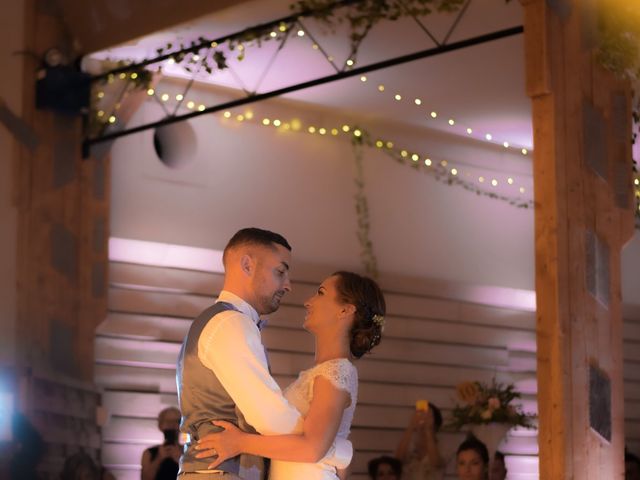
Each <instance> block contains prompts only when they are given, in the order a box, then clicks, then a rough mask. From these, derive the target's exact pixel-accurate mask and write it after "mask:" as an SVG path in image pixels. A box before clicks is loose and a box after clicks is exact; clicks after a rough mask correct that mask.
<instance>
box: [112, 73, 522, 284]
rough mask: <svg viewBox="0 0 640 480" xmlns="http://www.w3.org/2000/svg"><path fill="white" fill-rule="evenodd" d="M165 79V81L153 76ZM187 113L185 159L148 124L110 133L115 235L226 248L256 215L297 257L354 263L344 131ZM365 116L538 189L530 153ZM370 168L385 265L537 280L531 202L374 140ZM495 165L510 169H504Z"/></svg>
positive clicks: (383, 131) (435, 273) (143, 118)
mask: <svg viewBox="0 0 640 480" xmlns="http://www.w3.org/2000/svg"><path fill="white" fill-rule="evenodd" d="M163 88H164V90H165V91H166V90H167V88H170V86H166V85H165V86H162V85H161V86H160V87H158V89H157V90H158V91H161V90H162V89H163ZM209 95H210V94H208V93H206V92H203V91H200V92H197V93H192V94H191V95H190V97H192V98H195V99H196V100H197V101H202V103H205V104H210V100H209ZM188 98H189V97H188ZM248 109H251V110H252V111H254V112H255V115H256V118H262V117H264V116H268V117H270V118H271V119H273V118H275V117H276V116H277V117H279V118H281V119H282V121H285V120H287V119H291V118H294V117H297V118H299V119H301V120H302V121H303V123H304V124H308V122H311V123H312V124H314V125H315V126H317V127H319V126H321V125H324V126H327V127H329V128H330V127H333V126H340V125H342V123H344V122H345V121H346V120H345V118H344V117H341V116H335V114H333V115H334V116H331V114H329V113H327V112H322V111H318V110H311V109H309V108H303V107H300V106H298V105H296V104H293V103H290V102H283V101H281V100H280V101H269V102H262V103H259V104H255V105H251V106H250V107H249V108H245V109H242V110H238V111H237V112H234V113H240V112H241V111H246V110H248ZM157 111H158V107H157V106H156V105H155V104H154V103H151V102H148V103H147V104H146V105H145V106H144V107H143V109H142V110H141V111H140V112H138V114H137V115H136V117H135V118H134V119H133V121H132V122H131V123H132V124H135V123H142V122H147V121H149V120H153V119H156V118H157ZM347 120H348V119H347ZM190 123H191V125H193V127H194V129H195V130H196V133H197V143H198V145H197V155H196V158H195V160H194V162H193V163H191V164H190V165H188V166H187V167H185V168H183V169H182V170H170V169H168V168H166V167H164V166H163V165H162V164H160V162H159V161H158V160H157V159H156V158H155V154H154V152H153V147H152V141H151V138H152V137H151V132H148V131H147V132H143V133H141V134H137V135H134V136H129V137H125V138H122V139H120V140H118V141H117V142H116V143H115V145H114V149H113V166H112V170H113V177H112V185H113V187H112V192H113V195H112V214H111V218H112V224H111V235H112V236H116V237H123V238H135V239H144V240H153V241H160V242H168V243H177V244H184V245H191V246H200V247H209V248H216V249H221V248H222V247H223V246H224V244H225V242H226V241H227V239H228V238H229V236H230V235H231V234H232V233H233V232H234V231H235V230H236V229H238V228H240V227H243V226H248V225H257V226H262V227H266V228H270V229H273V230H276V231H280V232H282V233H284V234H285V235H286V236H287V237H288V238H289V240H290V241H291V243H292V245H293V246H294V254H295V259H296V260H297V261H299V262H304V263H314V264H320V265H341V266H343V267H344V268H351V269H357V268H359V267H360V263H359V245H358V242H357V238H356V213H355V208H354V200H353V196H354V193H355V186H354V182H353V171H354V166H353V165H354V160H353V153H352V148H351V146H350V143H349V141H348V140H347V139H345V138H340V139H338V138H333V137H330V136H329V135H327V136H325V137H321V136H319V135H317V134H316V135H310V134H308V133H295V132H292V131H289V132H282V131H277V130H276V129H275V128H273V127H263V126H261V125H259V124H258V122H255V123H251V124H246V123H245V124H238V123H237V122H236V121H234V120H226V119H224V118H222V115H221V114H216V115H207V116H204V117H199V118H197V119H194V120H192V121H191V122H190ZM350 123H352V122H350ZM359 124H360V125H362V126H365V127H367V128H369V129H370V131H372V132H373V133H375V134H377V135H380V136H382V137H383V138H385V139H391V140H393V141H394V142H395V144H396V145H397V146H405V148H407V149H408V150H410V151H413V150H416V151H419V152H425V153H428V154H429V155H430V156H433V158H434V159H443V158H445V159H448V160H449V161H450V162H452V163H455V162H456V161H458V160H460V161H464V162H471V163H475V164H476V165H481V166H482V168H480V169H471V170H469V169H467V170H465V171H469V172H470V173H472V174H473V176H474V178H475V177H477V176H478V175H480V174H483V175H485V176H491V175H492V173H491V171H489V170H487V167H491V168H494V169H496V170H501V171H507V172H520V175H518V176H515V177H514V178H515V179H516V182H517V183H523V184H525V185H526V186H527V191H528V194H530V192H531V181H532V180H531V165H530V158H529V157H524V158H522V157H521V155H519V154H518V155H509V154H507V153H505V152H504V149H502V147H500V148H495V147H491V148H488V147H486V146H485V145H484V144H480V143H469V142H467V141H466V140H465V139H456V138H452V137H448V136H443V135H442V134H437V135H436V134H434V133H433V132H429V131H426V130H413V131H412V130H409V129H407V128H405V127H403V126H398V125H383V124H376V125H372V126H369V124H368V123H367V122H366V121H360V122H359ZM459 168H464V167H459ZM496 175H497V174H496ZM365 177H366V184H367V187H366V188H367V195H368V197H369V208H370V213H371V239H372V241H373V244H374V249H375V252H376V254H377V256H378V264H379V269H380V271H381V272H384V273H388V274H394V275H404V276H410V277H421V278H437V279H440V280H449V281H455V282H463V283H471V284H482V285H498V286H505V287H513V288H523V289H533V284H534V262H533V213H532V211H531V210H523V209H517V208H515V207H512V206H509V205H507V204H506V203H504V202H501V201H497V200H493V199H489V198H484V197H478V196H476V195H475V194H473V193H470V192H467V191H465V190H463V189H462V188H460V187H456V186H447V185H444V184H442V183H437V182H436V181H434V180H433V178H431V177H429V176H427V175H425V174H423V173H420V172H419V171H415V170H414V169H413V168H410V167H408V166H403V165H401V164H399V163H397V162H395V161H394V160H392V159H390V158H388V157H387V156H385V155H384V154H382V153H381V152H380V151H377V150H376V149H371V148H367V149H366V150H365ZM500 178H503V180H501V181H502V183H504V182H505V180H506V175H501V177H500ZM488 188H491V187H488Z"/></svg>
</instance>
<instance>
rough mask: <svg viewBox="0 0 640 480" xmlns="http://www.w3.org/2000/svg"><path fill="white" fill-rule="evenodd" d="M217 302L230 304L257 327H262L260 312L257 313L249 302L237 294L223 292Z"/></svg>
mask: <svg viewBox="0 0 640 480" xmlns="http://www.w3.org/2000/svg"><path fill="white" fill-rule="evenodd" d="M217 302H227V303H230V304H231V305H233V306H234V307H236V308H237V309H238V310H239V311H240V312H241V313H244V314H245V315H246V316H248V317H249V318H250V319H251V320H253V323H255V324H256V325H257V326H260V324H261V320H260V315H258V312H256V310H255V308H253V307H252V306H251V305H249V304H248V303H247V302H245V301H244V300H243V299H241V298H240V297H239V296H237V295H236V294H235V293H231V292H229V291H228V290H222V291H221V292H220V295H219V296H218V300H216V303H217Z"/></svg>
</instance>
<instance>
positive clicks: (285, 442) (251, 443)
mask: <svg viewBox="0 0 640 480" xmlns="http://www.w3.org/2000/svg"><path fill="white" fill-rule="evenodd" d="M350 401H351V398H350V395H349V393H347V392H346V391H344V390H341V389H338V388H337V387H336V386H334V385H333V383H331V381H330V380H327V379H326V378H324V377H322V376H318V377H316V379H315V381H314V384H313V397H312V400H311V405H310V406H309V412H308V413H307V416H306V417H305V419H304V426H303V432H302V433H301V434H299V435H257V434H249V433H245V432H242V431H241V430H238V429H237V428H236V427H234V426H233V425H232V424H229V423H227V422H214V423H215V424H216V425H220V426H223V427H224V428H225V429H226V430H225V431H224V432H220V433H216V434H211V435H208V436H207V438H206V439H203V440H202V441H200V442H199V443H198V447H197V449H198V450H203V453H199V454H198V455H197V457H199V458H202V457H208V456H210V455H209V453H208V452H206V450H211V449H214V450H215V451H216V452H217V454H218V458H216V459H215V461H214V462H213V463H212V464H211V465H209V468H215V467H216V466H218V465H219V464H220V463H222V462H223V461H224V460H226V459H227V458H231V457H235V456H236V455H239V454H240V453H248V454H251V455H258V456H260V457H268V458H273V459H274V460H285V461H291V462H310V463H315V462H317V461H318V460H320V459H322V458H323V457H324V456H325V454H326V453H327V451H328V450H329V447H331V444H332V443H333V441H334V439H335V438H336V434H337V433H338V428H339V426H340V420H341V419H342V413H343V412H344V409H345V408H346V407H347V406H348V405H349V402H350Z"/></svg>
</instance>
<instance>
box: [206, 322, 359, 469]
mask: <svg viewBox="0 0 640 480" xmlns="http://www.w3.org/2000/svg"><path fill="white" fill-rule="evenodd" d="M198 358H199V359H200V361H201V362H202V364H203V365H204V366H205V367H207V368H209V369H210V370H212V371H213V372H214V373H215V374H216V376H217V377H218V380H220V383H221V384H222V386H223V387H224V388H225V390H226V391H227V392H228V393H229V395H230V396H231V398H232V399H233V401H234V402H235V403H236V405H237V406H238V409H239V410H240V411H241V412H242V414H243V415H244V418H245V420H246V421H247V423H249V425H251V426H252V427H253V428H255V430H256V431H257V432H258V433H260V434H262V435H283V434H288V433H298V434H299V433H301V432H302V423H303V422H302V418H301V416H300V413H299V412H298V411H297V410H296V409H295V408H294V407H293V406H292V405H291V404H290V403H289V402H287V400H286V399H285V398H284V395H283V394H282V390H281V389H280V387H279V386H278V384H277V383H276V381H275V380H274V379H273V377H272V376H271V374H270V373H269V369H268V366H267V365H268V364H267V358H266V355H265V351H264V346H263V344H262V339H261V338H260V332H259V330H258V329H257V327H256V326H255V324H254V323H253V322H252V321H251V319H249V318H247V317H246V316H245V315H243V314H241V313H239V312H236V311H232V310H230V311H226V312H222V313H219V314H218V315H217V316H216V321H215V322H209V324H208V325H207V326H206V327H205V328H204V330H203V331H202V334H201V335H200V340H199V342H198ZM352 456H353V446H352V445H351V442H350V441H348V440H344V439H340V438H338V439H336V441H335V442H334V444H333V445H332V446H331V448H330V449H329V451H328V452H327V455H326V456H325V457H324V458H323V459H322V460H321V461H322V462H324V463H327V464H330V465H333V466H335V467H337V468H345V467H346V466H348V465H349V463H350V462H351V458H352Z"/></svg>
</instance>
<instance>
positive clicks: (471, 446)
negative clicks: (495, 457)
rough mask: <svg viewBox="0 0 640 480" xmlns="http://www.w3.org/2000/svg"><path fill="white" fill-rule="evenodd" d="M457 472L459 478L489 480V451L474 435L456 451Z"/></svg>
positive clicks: (460, 479)
mask: <svg viewBox="0 0 640 480" xmlns="http://www.w3.org/2000/svg"><path fill="white" fill-rule="evenodd" d="M456 473H457V475H458V479H459V480H487V479H488V478H489V451H488V450H487V447H486V446H485V444H484V443H482V442H481V441H480V440H478V439H477V438H476V437H474V436H473V435H470V436H469V437H467V439H466V440H465V441H464V442H462V443H461V444H460V446H459V447H458V452H457V453H456Z"/></svg>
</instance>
